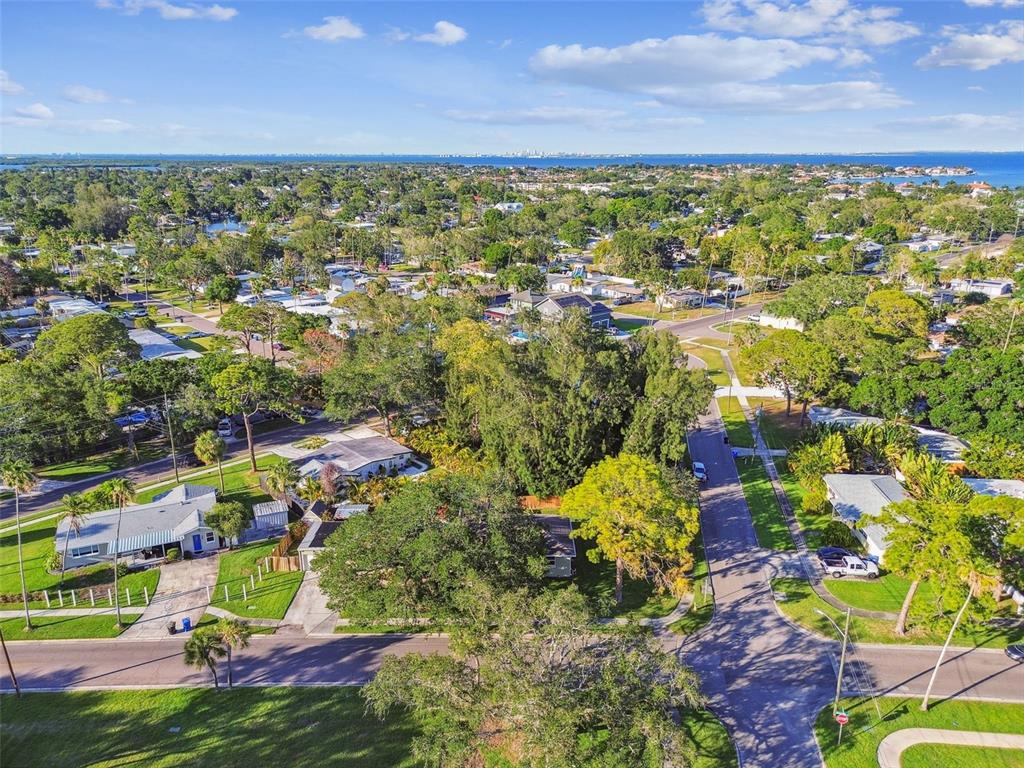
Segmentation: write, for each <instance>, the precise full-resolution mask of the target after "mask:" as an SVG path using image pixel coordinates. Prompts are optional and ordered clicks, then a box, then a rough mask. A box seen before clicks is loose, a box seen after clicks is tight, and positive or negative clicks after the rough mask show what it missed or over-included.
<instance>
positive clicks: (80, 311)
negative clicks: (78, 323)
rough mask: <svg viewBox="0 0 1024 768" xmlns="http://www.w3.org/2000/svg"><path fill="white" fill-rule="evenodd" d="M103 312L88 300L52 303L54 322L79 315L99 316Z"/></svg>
mask: <svg viewBox="0 0 1024 768" xmlns="http://www.w3.org/2000/svg"><path fill="white" fill-rule="evenodd" d="M102 312H103V310H102V309H100V308H99V307H98V306H97V305H95V304H93V303H92V302H91V301H89V300H88V299H59V300H56V301H51V302H50V314H52V315H53V319H54V320H67V319H68V318H69V317H78V316H79V315H97V314H101V313H102Z"/></svg>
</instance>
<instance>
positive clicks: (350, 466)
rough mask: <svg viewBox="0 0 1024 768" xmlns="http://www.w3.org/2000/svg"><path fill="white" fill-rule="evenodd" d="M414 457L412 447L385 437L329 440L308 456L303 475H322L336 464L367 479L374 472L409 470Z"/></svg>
mask: <svg viewBox="0 0 1024 768" xmlns="http://www.w3.org/2000/svg"><path fill="white" fill-rule="evenodd" d="M412 456H413V452H412V449H411V448H407V447H406V446H404V445H402V444H401V443H398V442H395V441H394V440H391V439H389V438H386V437H383V436H375V437H349V438H347V439H343V440H335V441H333V442H330V443H327V445H325V446H323V447H322V448H320V449H319V450H318V451H317V453H316V454H315V455H313V456H310V457H308V458H306V459H305V461H304V463H303V464H302V466H300V467H299V474H300V475H302V476H303V477H309V476H312V477H319V476H320V471H321V470H322V469H323V468H324V466H326V465H327V464H334V465H335V466H336V467H337V468H338V469H339V470H340V471H341V473H342V474H343V475H346V476H348V477H358V478H359V479H361V480H365V479H367V478H368V477H369V476H370V475H375V474H379V473H381V472H384V473H388V472H392V471H394V472H398V471H400V470H402V469H405V467H407V466H408V465H409V461H410V460H411V459H412Z"/></svg>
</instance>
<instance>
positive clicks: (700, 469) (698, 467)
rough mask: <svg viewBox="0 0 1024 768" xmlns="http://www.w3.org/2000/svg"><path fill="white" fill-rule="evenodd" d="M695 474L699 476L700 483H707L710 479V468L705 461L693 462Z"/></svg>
mask: <svg viewBox="0 0 1024 768" xmlns="http://www.w3.org/2000/svg"><path fill="white" fill-rule="evenodd" d="M693 476H694V477H696V478H697V482H698V483H706V482H707V481H708V470H707V468H706V467H705V466H704V463H703V462H700V461H695V462H693Z"/></svg>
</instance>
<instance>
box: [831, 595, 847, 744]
mask: <svg viewBox="0 0 1024 768" xmlns="http://www.w3.org/2000/svg"><path fill="white" fill-rule="evenodd" d="M849 640H850V609H849V608H847V609H846V626H845V627H844V629H843V652H842V653H841V654H840V655H839V674H838V676H837V677H836V698H835V701H834V702H833V703H832V714H833V716H834V715H835V713H836V712H838V711H839V694H840V693H841V692H842V688H843V666H844V665H845V664H846V646H847V645H848V644H849ZM841 734H842V731H840V738H842V735H841Z"/></svg>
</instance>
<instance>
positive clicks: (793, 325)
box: [757, 312, 804, 331]
mask: <svg viewBox="0 0 1024 768" xmlns="http://www.w3.org/2000/svg"><path fill="white" fill-rule="evenodd" d="M757 324H758V325H760V326H763V327H765V328H779V329H782V330H790V331H802V330H803V329H804V323H803V321H802V320H797V319H796V318H795V317H778V316H776V315H768V314H765V313H764V312H762V313H761V315H760V317H758V319H757Z"/></svg>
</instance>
